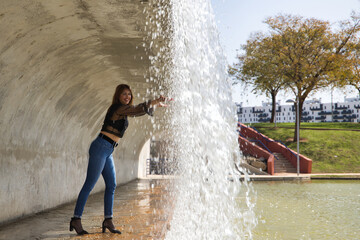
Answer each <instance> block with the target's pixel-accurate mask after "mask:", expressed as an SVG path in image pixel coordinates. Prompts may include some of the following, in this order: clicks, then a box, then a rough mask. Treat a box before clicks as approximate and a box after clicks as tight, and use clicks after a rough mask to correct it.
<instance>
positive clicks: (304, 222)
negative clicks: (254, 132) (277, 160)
mask: <svg viewBox="0 0 360 240" xmlns="http://www.w3.org/2000/svg"><path fill="white" fill-rule="evenodd" d="M253 187H254V189H255V190H256V192H257V201H256V207H255V213H256V215H257V217H258V218H259V223H258V225H257V227H256V228H255V229H254V231H253V233H254V239H259V240H260V239H261V240H263V239H271V240H272V239H286V240H288V239H294V240H295V239H296V240H298V239H359V236H360V228H359V226H360V182H359V181H351V180H344V181H324V180H318V181H315V180H313V181H311V182H300V183H295V182H253ZM239 200H240V199H239ZM241 202H242V201H239V204H240V206H241ZM240 208H241V207H240Z"/></svg>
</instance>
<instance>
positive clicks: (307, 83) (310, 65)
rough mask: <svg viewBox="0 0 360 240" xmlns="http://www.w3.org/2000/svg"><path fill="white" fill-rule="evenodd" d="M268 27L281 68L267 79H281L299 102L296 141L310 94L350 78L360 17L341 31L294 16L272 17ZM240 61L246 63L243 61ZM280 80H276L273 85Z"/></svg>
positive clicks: (243, 72)
mask: <svg viewBox="0 0 360 240" xmlns="http://www.w3.org/2000/svg"><path fill="white" fill-rule="evenodd" d="M265 23H267V24H268V26H269V28H270V33H269V37H267V38H264V39H265V41H268V40H267V39H271V41H270V42H271V44H267V45H266V46H267V47H269V48H270V49H268V50H267V51H269V52H271V53H273V54H274V55H273V56H274V58H272V59H271V62H272V66H277V67H275V68H273V70H274V71H277V72H276V73H272V74H271V75H270V77H268V78H267V79H270V78H271V76H281V82H283V83H284V85H285V89H286V90H291V91H292V92H293V93H294V95H295V98H296V99H298V100H299V104H296V105H295V106H296V108H299V110H300V111H299V119H297V118H296V121H295V133H294V141H295V139H296V136H297V132H296V125H297V121H300V119H301V115H302V111H301V110H302V107H303V103H304V101H305V99H306V98H307V97H308V96H309V94H310V93H311V92H314V91H317V90H319V89H321V88H324V87H327V86H328V85H329V84H334V83H335V82H336V83H337V84H339V85H341V84H343V83H342V82H341V81H343V79H344V77H341V76H346V75H348V73H347V72H346V70H345V68H344V66H349V64H350V59H351V52H352V51H351V49H352V45H353V44H354V43H355V42H356V41H358V40H357V34H358V32H359V31H360V21H359V17H358V16H356V15H355V13H353V14H352V16H351V19H350V20H349V21H345V22H342V23H341V24H340V28H339V30H333V29H331V25H330V23H329V22H327V21H321V20H317V19H313V18H310V19H304V18H303V17H300V16H292V15H278V16H276V17H270V18H267V19H266V20H265ZM245 49H246V48H245ZM247 57H248V56H247V55H246V54H245V55H244V56H243V58H244V59H246V58H247ZM251 57H252V56H251ZM239 61H243V62H245V61H244V60H243V59H241V58H239ZM241 66H242V65H241ZM250 67H251V66H250ZM244 69H245V68H244V66H242V68H240V69H239V73H240V74H241V75H242V74H246V72H245V71H244ZM257 77H259V76H257ZM278 79H279V78H277V79H273V81H274V82H273V83H274V84H275V81H278ZM300 122H301V121H300ZM300 122H299V123H300Z"/></svg>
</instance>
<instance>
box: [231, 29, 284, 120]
mask: <svg viewBox="0 0 360 240" xmlns="http://www.w3.org/2000/svg"><path fill="white" fill-rule="evenodd" d="M272 40H273V39H272V38H271V37H266V36H264V35H263V34H261V33H257V34H255V35H253V37H252V38H251V39H249V40H248V41H247V44H246V45H245V46H243V50H244V51H245V54H244V55H238V63H236V64H235V65H234V66H233V67H230V69H229V73H230V75H232V76H234V77H235V79H236V80H237V81H236V82H235V83H238V82H242V83H244V84H245V85H251V86H252V87H253V90H252V92H253V93H255V94H257V93H261V94H262V93H264V94H265V95H266V96H267V97H270V98H271V100H272V111H271V119H270V122H271V123H273V122H274V119H275V114H276V95H277V94H278V93H279V91H280V90H281V89H282V88H283V86H284V81H283V78H282V74H281V71H279V70H278V69H277V68H278V67H279V65H278V59H277V56H276V55H275V52H274V43H273V42H272Z"/></svg>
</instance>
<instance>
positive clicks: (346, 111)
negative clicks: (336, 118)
mask: <svg viewBox="0 0 360 240" xmlns="http://www.w3.org/2000/svg"><path fill="white" fill-rule="evenodd" d="M353 111H354V110H353ZM353 111H351V110H350V109H349V110H342V111H341V114H351V113H353Z"/></svg>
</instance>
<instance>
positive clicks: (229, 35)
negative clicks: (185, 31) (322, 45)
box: [211, 0, 360, 106]
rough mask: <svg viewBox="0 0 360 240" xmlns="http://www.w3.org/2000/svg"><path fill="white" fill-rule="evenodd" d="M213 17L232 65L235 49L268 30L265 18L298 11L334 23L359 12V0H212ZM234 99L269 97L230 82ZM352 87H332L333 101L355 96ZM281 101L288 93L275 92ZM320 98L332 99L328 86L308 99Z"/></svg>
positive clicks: (247, 102)
mask: <svg viewBox="0 0 360 240" xmlns="http://www.w3.org/2000/svg"><path fill="white" fill-rule="evenodd" d="M211 3H212V7H213V10H214V14H215V20H216V23H217V28H218V31H219V36H220V42H221V45H222V48H223V51H224V54H225V56H226V58H227V60H228V63H229V64H230V65H231V64H233V63H235V62H236V54H237V50H239V49H240V48H241V45H243V44H245V43H246V40H247V39H248V38H249V37H250V34H251V33H254V32H258V31H261V32H268V31H269V29H268V28H267V25H266V24H265V23H263V21H264V20H265V18H267V17H273V16H275V15H277V14H280V13H281V14H292V15H300V16H303V17H306V18H316V19H320V20H326V21H329V22H330V23H332V24H334V25H336V23H337V22H338V21H341V20H346V19H349V18H350V15H351V12H352V11H357V12H360V0H211ZM232 92H233V101H235V102H238V103H240V102H243V106H261V104H262V102H268V101H271V99H269V98H267V97H266V96H265V95H264V96H261V95H260V96H259V95H256V96H255V95H253V94H252V93H251V88H248V89H244V88H243V87H241V86H240V85H235V86H233V89H232ZM357 95H358V93H357V91H356V90H355V88H350V87H349V88H347V89H346V90H334V91H333V100H334V102H336V101H339V102H343V101H344V97H357ZM277 98H278V100H280V102H281V104H285V101H286V100H287V99H290V98H294V96H293V94H291V93H280V94H278V96H277ZM312 98H317V99H319V98H321V100H322V102H323V103H326V102H330V101H331V90H330V89H325V90H324V91H321V92H319V93H317V94H313V95H310V96H309V97H308V98H307V99H312Z"/></svg>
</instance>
